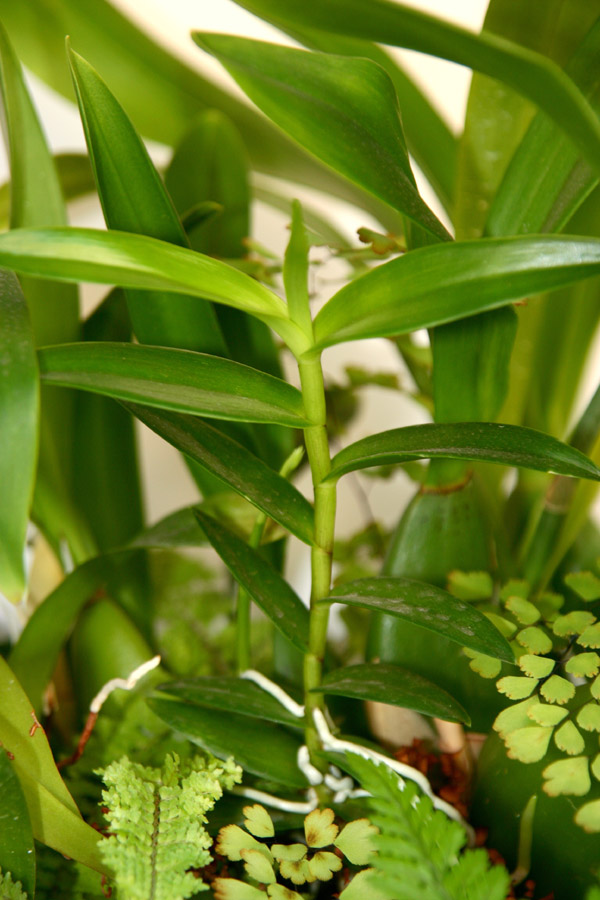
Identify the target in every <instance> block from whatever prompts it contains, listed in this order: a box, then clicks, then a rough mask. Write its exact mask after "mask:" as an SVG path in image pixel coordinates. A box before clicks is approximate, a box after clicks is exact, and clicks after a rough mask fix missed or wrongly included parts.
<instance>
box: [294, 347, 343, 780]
mask: <svg viewBox="0 0 600 900" xmlns="http://www.w3.org/2000/svg"><path fill="white" fill-rule="evenodd" d="M299 369H300V382H301V386H302V394H303V397H304V406H305V409H306V411H307V415H308V416H309V417H310V419H311V421H312V422H314V424H313V425H311V426H309V427H308V428H306V429H305V431H304V439H305V442H306V450H307V453H308V461H309V463H310V469H311V473H312V480H313V486H314V499H315V542H314V546H313V547H312V550H311V595H310V632H309V647H308V653H307V654H305V657H304V703H305V708H306V726H305V741H306V745H307V747H308V750H309V753H310V756H311V761H312V763H313V765H316V766H317V768H322V764H321V763H320V762H319V760H318V759H317V758H316V756H315V754H316V751H317V750H318V749H319V746H320V745H319V738H318V735H317V732H316V729H315V726H314V720H313V711H314V710H315V709H320V710H324V700H323V694H320V693H312V690H313V689H314V688H319V687H320V686H321V681H322V673H323V659H324V657H325V647H326V642H327V626H328V623H329V606H328V605H327V604H326V603H320V602H319V601H320V600H323V599H324V598H326V597H327V596H329V592H330V590H331V569H332V560H333V540H334V533H335V503H336V484H335V482H333V481H332V482H329V481H327V482H323V478H324V477H325V476H326V475H327V473H328V472H329V470H330V469H331V459H330V456H329V440H328V437H327V429H326V427H325V422H326V410H325V387H324V384H323V371H322V369H321V361H320V358H319V357H313V358H311V359H308V360H306V361H304V360H301V361H300V362H299Z"/></svg>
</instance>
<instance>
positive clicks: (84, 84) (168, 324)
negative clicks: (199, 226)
mask: <svg viewBox="0 0 600 900" xmlns="http://www.w3.org/2000/svg"><path fill="white" fill-rule="evenodd" d="M69 61H70V63H71V72H72V74H73V81H74V85H75V93H76V95H77V101H78V103H79V110H80V113H81V119H82V122H83V127H84V131H85V137H86V141H87V145H88V151H89V154H90V160H91V163H92V168H93V170H94V177H95V180H96V184H97V187H98V194H99V196H100V202H101V203H102V209H103V211H104V218H105V220H106V224H107V225H108V227H109V228H112V229H117V230H119V231H127V232H133V233H136V234H146V235H149V236H150V237H155V238H159V239H160V240H164V241H169V242H170V243H173V244H177V245H179V246H182V247H185V246H188V242H187V238H186V235H185V232H184V230H183V227H182V225H181V222H180V221H179V218H178V216H177V213H176V212H175V209H174V208H173V203H172V201H171V199H170V197H169V196H168V194H167V192H166V191H165V188H164V185H163V183H162V180H161V178H160V176H159V174H158V172H157V171H156V169H155V168H154V165H153V163H152V160H151V159H150V156H149V155H148V151H147V150H146V148H145V146H144V144H143V142H142V140H141V139H140V138H139V136H138V135H137V133H136V131H135V129H134V127H133V125H132V124H131V122H130V121H129V118H128V117H127V115H126V113H125V111H124V110H123V109H122V107H121V106H120V104H119V103H118V102H117V100H116V99H115V97H114V96H113V95H112V94H111V92H110V91H109V89H108V87H107V86H106V84H105V83H104V82H103V81H102V79H101V78H100V76H99V75H98V73H97V72H96V71H95V70H94V69H93V68H92V66H90V65H89V63H88V62H86V60H84V59H83V58H82V57H81V56H79V55H78V54H77V53H74V52H73V51H72V50H69ZM127 302H128V306H129V310H130V315H131V320H132V323H133V328H134V331H135V333H136V335H137V337H138V339H139V340H140V341H141V342H142V343H146V344H158V345H161V346H169V347H181V348H185V349H187V350H203V351H206V352H212V353H224V352H225V343H224V341H223V336H222V334H221V332H220V329H219V326H218V323H217V319H216V316H215V312H214V310H213V308H212V307H211V306H210V304H209V303H207V302H206V301H202V300H200V299H198V298H193V297H184V296H178V297H175V298H174V297H170V296H169V295H168V293H166V292H156V291H153V292H151V293H147V292H145V293H141V294H140V293H139V292H137V291H128V292H127Z"/></svg>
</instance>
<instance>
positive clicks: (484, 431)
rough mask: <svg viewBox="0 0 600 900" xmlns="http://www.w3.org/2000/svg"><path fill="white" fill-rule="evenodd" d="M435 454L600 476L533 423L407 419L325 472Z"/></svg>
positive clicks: (364, 442) (369, 439) (362, 442)
mask: <svg viewBox="0 0 600 900" xmlns="http://www.w3.org/2000/svg"><path fill="white" fill-rule="evenodd" d="M436 457H442V458H446V459H468V460H472V461H473V462H492V463H498V464H499V465H505V466H521V467H523V468H526V469H537V470H538V471H540V472H553V473H555V474H557V475H569V476H571V477H573V478H589V479H591V480H592V481H600V469H599V468H598V467H597V466H596V465H595V464H594V463H593V462H592V461H591V460H590V459H588V458H587V456H584V454H583V453H580V452H579V450H575V449H574V448H573V447H569V445H568V444H563V443H562V441H557V440H556V438H553V437H550V435H548V434H542V433H541V432H539V431H534V430H533V429H531V428H523V427H522V426H520V425H499V424H496V423H495V422H455V423H449V424H447V425H437V424H426V425H409V426H408V427H407V428H394V429H392V430H391V431H383V432H381V434H373V435H370V436H369V437H367V438H363V439H362V440H360V441H357V442H356V443H355V444H351V445H350V446H349V447H346V448H345V449H344V450H340V452H339V453H337V454H336V455H335V456H334V458H333V460H332V466H331V472H330V473H329V475H328V476H327V477H328V478H339V477H340V476H341V475H344V474H345V473H346V472H354V471H356V470H357V469H365V468H368V467H369V466H384V465H394V464H399V463H402V462H407V461H408V460H410V459H434V458H436Z"/></svg>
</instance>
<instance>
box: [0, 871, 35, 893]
mask: <svg viewBox="0 0 600 900" xmlns="http://www.w3.org/2000/svg"><path fill="white" fill-rule="evenodd" d="M28 896H29V895H28V894H26V893H24V891H23V889H22V885H21V882H20V881H13V880H12V876H11V874H10V872H2V870H1V869H0V897H1V898H2V900H28Z"/></svg>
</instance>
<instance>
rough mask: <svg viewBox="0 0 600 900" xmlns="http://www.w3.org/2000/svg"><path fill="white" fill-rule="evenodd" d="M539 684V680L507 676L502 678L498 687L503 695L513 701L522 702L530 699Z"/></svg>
mask: <svg viewBox="0 0 600 900" xmlns="http://www.w3.org/2000/svg"><path fill="white" fill-rule="evenodd" d="M537 684H538V679H537V678H525V677H522V676H520V675H507V676H505V677H504V678H501V679H500V681H499V682H498V683H497V685H496V687H497V688H498V690H499V691H500V693H501V694H506V696H507V697H510V699H511V700H522V699H523V698H524V697H529V695H530V694H531V692H532V691H534V690H535V688H536V687H537Z"/></svg>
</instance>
